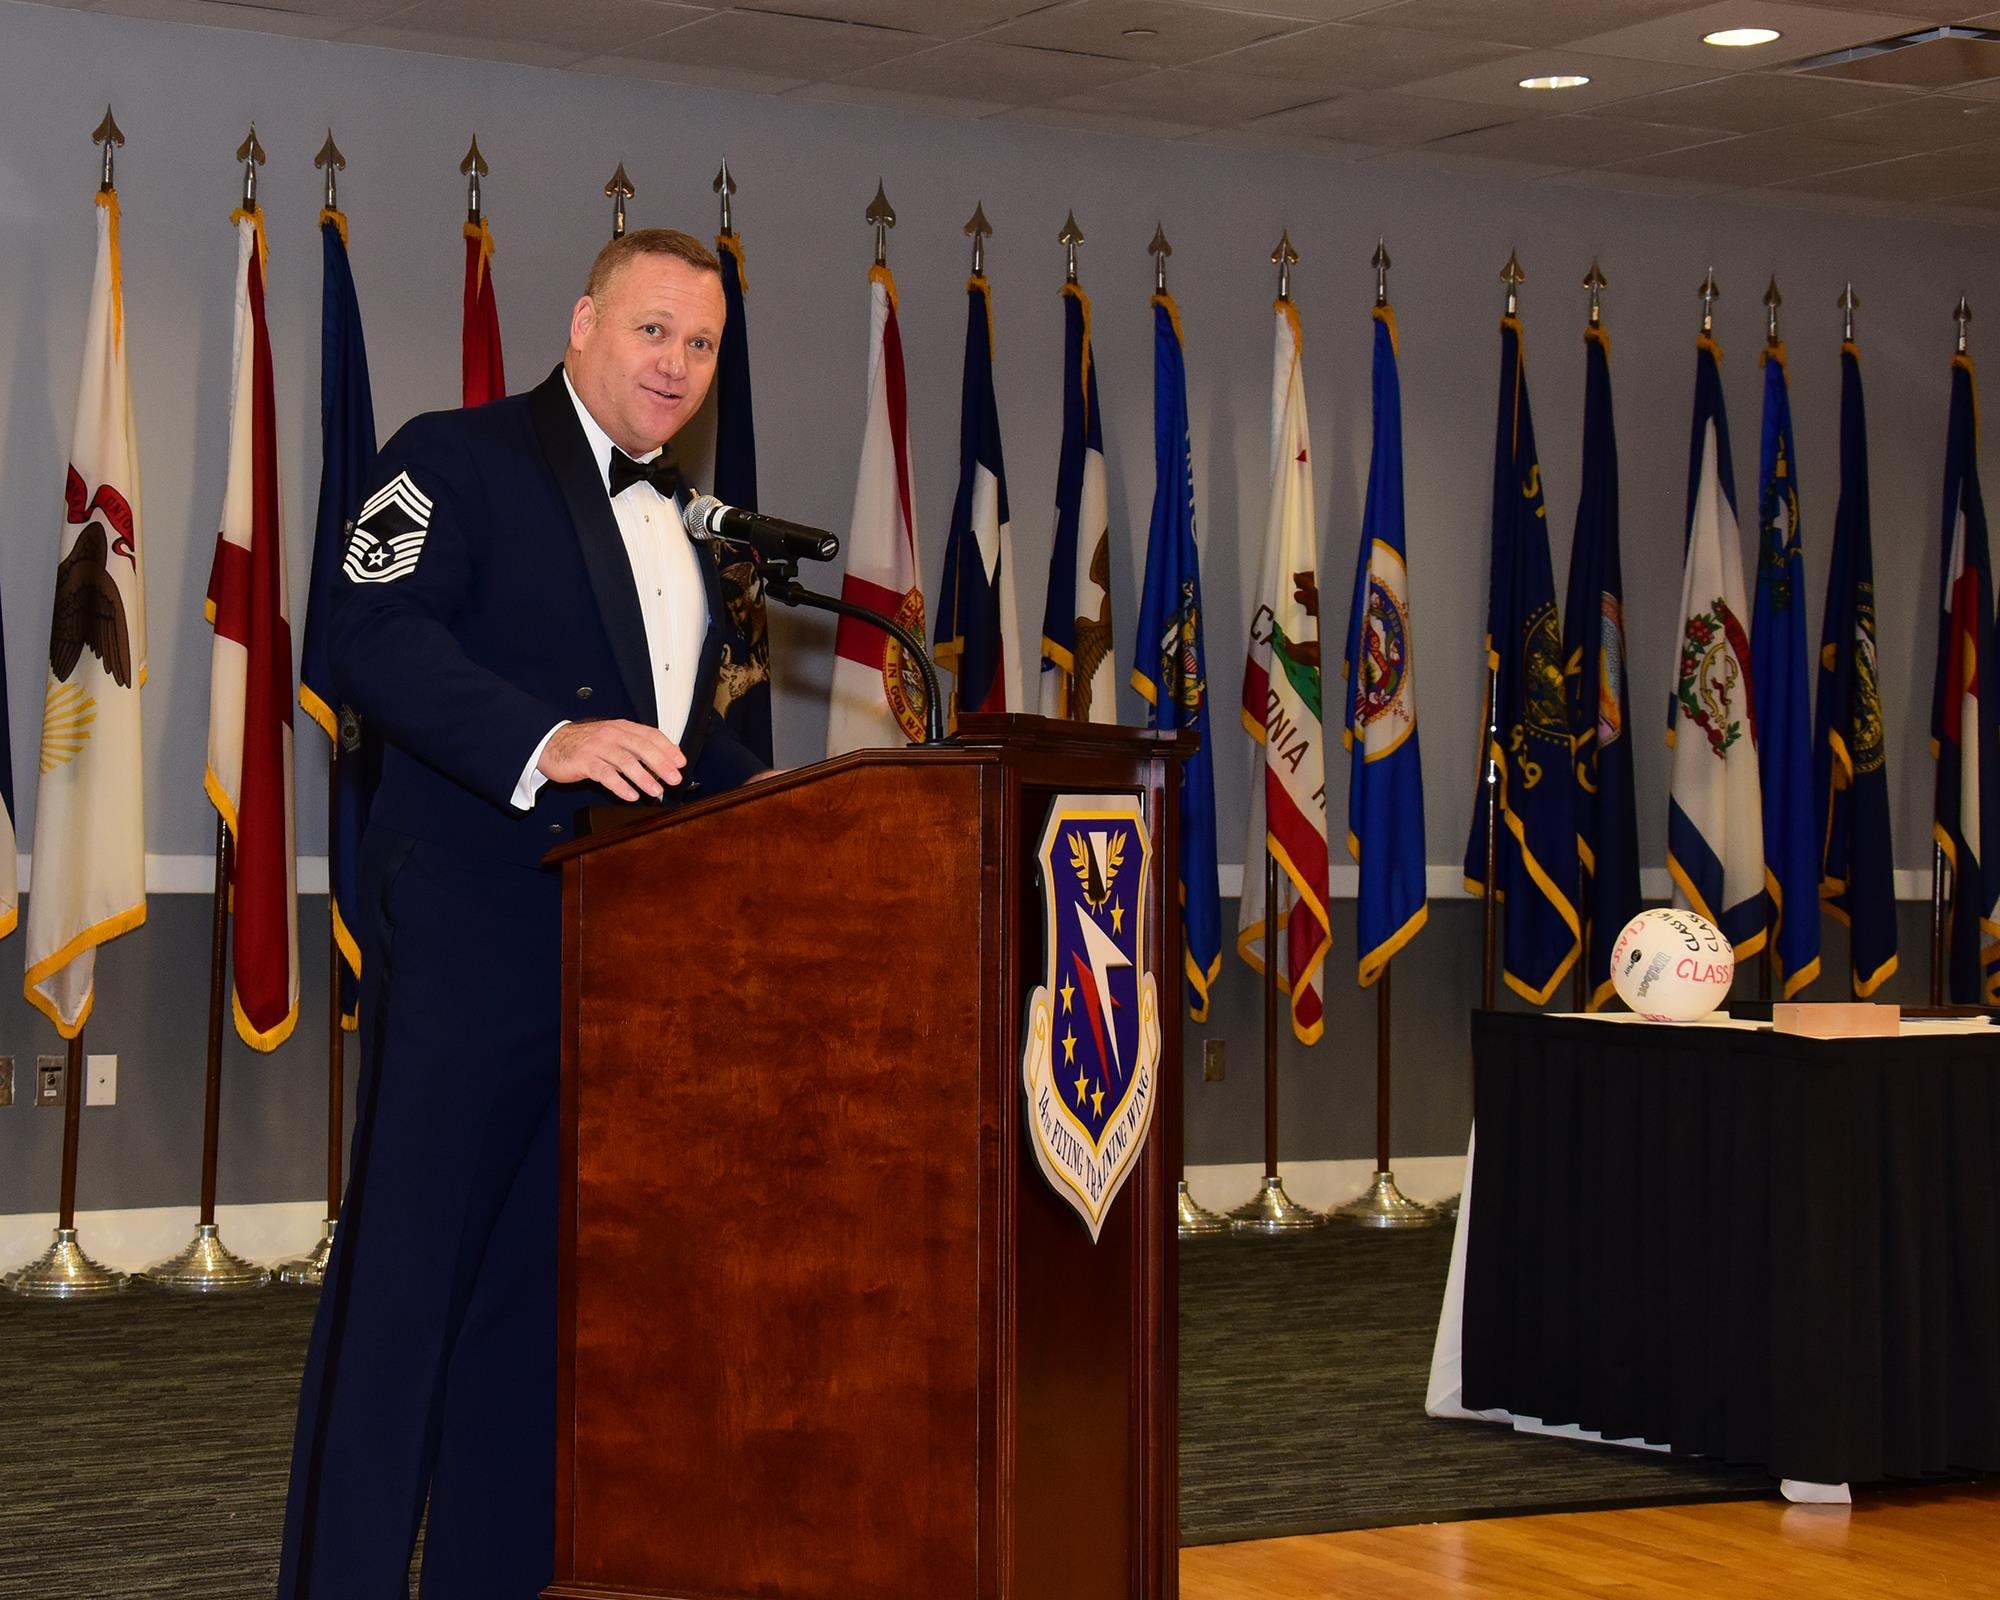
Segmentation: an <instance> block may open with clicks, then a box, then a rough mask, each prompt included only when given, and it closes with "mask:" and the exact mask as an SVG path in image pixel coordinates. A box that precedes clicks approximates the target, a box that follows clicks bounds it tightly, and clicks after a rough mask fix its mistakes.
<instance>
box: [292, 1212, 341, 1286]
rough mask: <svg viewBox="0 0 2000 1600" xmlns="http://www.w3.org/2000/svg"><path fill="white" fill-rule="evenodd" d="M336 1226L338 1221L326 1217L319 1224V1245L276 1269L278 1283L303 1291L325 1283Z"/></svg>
mask: <svg viewBox="0 0 2000 1600" xmlns="http://www.w3.org/2000/svg"><path fill="white" fill-rule="evenodd" d="M338 1226H339V1222H338V1219H336V1218H334V1217H328V1218H327V1219H326V1221H325V1222H323V1223H321V1224H320V1235H319V1243H318V1244H316V1245H314V1246H313V1247H312V1251H311V1253H310V1254H308V1255H303V1256H300V1257H299V1259H298V1260H296V1261H287V1262H286V1263H285V1264H284V1265H283V1266H282V1267H280V1268H278V1282H280V1283H289V1284H293V1285H295V1286H297V1287H299V1288H303V1289H317V1288H318V1287H319V1286H320V1285H321V1284H323V1283H325V1282H326V1263H327V1259H328V1258H329V1257H330V1256H331V1255H332V1254H333V1230H334V1229H335V1228H336V1227H338Z"/></svg>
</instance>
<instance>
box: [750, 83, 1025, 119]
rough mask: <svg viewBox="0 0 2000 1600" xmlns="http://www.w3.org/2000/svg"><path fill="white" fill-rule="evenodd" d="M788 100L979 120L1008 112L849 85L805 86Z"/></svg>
mask: <svg viewBox="0 0 2000 1600" xmlns="http://www.w3.org/2000/svg"><path fill="white" fill-rule="evenodd" d="M786 98H787V99H789V100H822V101H825V102H827V103H828V104H830V105H844V106H884V107H887V108H888V109H889V110H891V111H915V112H920V113H922V114H924V115H926V116H934V117H957V118H967V117H970V118H979V117H990V116H994V115H996V114H997V113H999V112H1002V111H1005V110H1007V109H1008V107H1007V102H1006V101H1004V100H980V99H977V98H963V97H953V96H951V95H944V94H923V93H919V92H912V91H908V90H902V89H862V88H857V87H856V86H855V85H853V84H851V83H808V84H804V85H802V86H800V87H799V88H797V89H794V90H791V91H790V92H789V93H788V94H787V95H786Z"/></svg>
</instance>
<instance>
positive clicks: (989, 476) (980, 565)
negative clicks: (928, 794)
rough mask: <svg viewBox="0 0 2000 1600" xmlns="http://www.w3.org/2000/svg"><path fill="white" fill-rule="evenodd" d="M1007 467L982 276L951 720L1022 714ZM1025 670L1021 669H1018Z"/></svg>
mask: <svg viewBox="0 0 2000 1600" xmlns="http://www.w3.org/2000/svg"><path fill="white" fill-rule="evenodd" d="M1011 543H1012V536H1011V534H1010V532H1009V528H1008V511H1007V466H1006V462H1005V461H1004V460H1003V459H1002V457H1001V451H1000V409H999V407H998V405H997V404H995V402H994V399H993V298H992V289H991V287H990V286H989V285H988V283H987V281H986V279H985V278H983V277H975V278H973V279H971V280H970V281H969V282H968V283H967V284H966V286H965V380H964V388H963V391H962V396H961V401H960V409H959V423H958V494H957V496H956V498H955V499H954V500H953V501H952V507H951V532H950V533H949V534H948V535H947V536H946V539H945V546H944V579H943V582H942V583H941V584H940V585H939V590H938V613H937V647H936V649H935V650H934V651H933V652H932V654H933V656H934V657H935V658H936V661H937V664H938V665H939V666H940V667H942V668H944V669H945V670H946V671H947V672H949V673H951V674H952V677H953V679H954V680H955V683H954V687H953V689H952V695H951V721H952V724H953V726H956V725H957V722H958V714H959V712H961V711H1020V710H1024V709H1025V708H1024V707H1023V706H1021V705H1020V704H1019V702H1018V696H1017V695H1016V696H1010V695H1009V694H1008V680H1009V678H1010V677H1018V673H1009V671H1008V670H1007V669H1008V661H1007V651H1008V650H1009V649H1010V648H1012V647H1013V641H1012V639H1011V637H1010V635H1011V634H1012V632H1013V630H1012V628H1011V627H1010V626H1009V624H1010V622H1011V620H1012V619H1011V618H1009V616H1008V615H1007V612H1008V601H1007V596H1008V595H1009V594H1010V593H1011V592H1012V584H1013V574H1012V573H1011V572H1010V571H1008V567H1007V562H1008V557H1009V555H1010V554H1011V551H1010V549H1009V546H1010V544H1011ZM1016 665H1018V663H1016Z"/></svg>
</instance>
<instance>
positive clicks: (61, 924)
mask: <svg viewBox="0 0 2000 1600" xmlns="http://www.w3.org/2000/svg"><path fill="white" fill-rule="evenodd" d="M56 549H57V552H58V561H57V565H56V598H55V609H54V614H53V616H52V617H51V619H50V622H49V658H48V659H49V671H48V677H47V679H46V680H45V682H44V686H43V691H42V759H41V786H40V788H39V790H38V791H37V799H36V806H35V857H34V860H35V886H34V893H33V894H32V895H31V896H30V897H29V901H28V937H27V958H28V971H27V979H26V983H25V989H26V993H27V997H28V1000H29V1002H30V1004H32V1005H33V1006H34V1007H35V1009H36V1010H38V1011H40V1012H41V1013H42V1015H44V1016H45V1017H47V1018H48V1019H49V1020H50V1021H51V1022H53V1023H54V1024H55V1025H56V1031H57V1032H58V1033H60V1034H61V1035H62V1036H63V1037H64V1038H65V1039H74V1038H75V1037H76V1036H77V1034H78V1033H80V1032H81V1031H82V1030H83V1025H84V1024H85V1023H86V1022H88V1021H89V1020H90V1009H91V1005H92V1002H93V1001H94V1000H95V999H96V996H97V947H98V946H99V945H101V944H103V943H105V942H106V941H107V940H110V939H115V938H117V937H118V935H119V934H121V933H124V932H126V931H128V930H129V929H132V928H136V927H138V926H139V924H140V923H142V922H144V921H145V920H146V804H145V785H144V783H143V781H142V776H141V750H142V745H141V742H140V738H139V690H140V687H141V686H142V685H143V684H144V683H145V681H146V584H145V572H146V559H145V544H144V542H143V541H142V539H141V537H140V522H139V441H138V436H137V434H136V433H135V432H134V431H133V427H132V388H131V384H130V383H129V382H128V381H127V377H126V370H125V296H124V287H123V284H122V282H121V279H120V269H119V256H118V194H117V191H116V190H111V189H106V190H102V191H100V192H99V194H98V196H97V270H96V275H95V277H94V278H93V279H92V282H91V289H90V313H89V317H88V320H87V321H86V322H85V324H84V335H83V377H82V381H81V382H80V383H79V385H78V387H77V396H76V427H75V430H74V431H73V433H72V434H71V443H70V452H69V473H68V481H67V483H66V486H65V487H64V490H63V513H62V521H61V524H60V532H59V533H58V535H57V541H56Z"/></svg>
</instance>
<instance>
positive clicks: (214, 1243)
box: [139, 123, 271, 1294]
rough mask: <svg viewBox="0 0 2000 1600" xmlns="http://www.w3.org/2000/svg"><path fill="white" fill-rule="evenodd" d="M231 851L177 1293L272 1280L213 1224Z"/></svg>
mask: <svg viewBox="0 0 2000 1600" xmlns="http://www.w3.org/2000/svg"><path fill="white" fill-rule="evenodd" d="M236 159H237V160H238V161H240V162H242V163H243V196H242V209H243V210H244V211H246V212H251V213H254V212H255V211H256V209H257V169H258V167H260V166H262V165H263V164H264V147H263V145H262V144H261V143H259V142H258V139H257V127H256V124H254V123H252V124H251V127H250V132H249V134H248V136H247V137H246V138H245V139H244V141H243V142H242V144H240V145H238V146H237V147H236ZM230 865H231V851H230V840H229V824H228V822H227V821H226V820H225V819H224V818H223V817H222V816H221V814H220V813H218V814H217V816H216V819H215V894H214V899H215V918H214V937H213V941H212V943H211V945H210V948H209V967H208V1071H207V1075H206V1082H205V1084H204V1088H203V1093H202V1110H201V1216H200V1220H199V1221H197V1222H196V1224H195V1230H194V1237H193V1238H192V1239H190V1240H189V1241H188V1242H187V1244H186V1246H185V1247H184V1248H182V1250H181V1251H180V1252H179V1254H177V1255H173V1256H169V1257H168V1258H167V1259H166V1260H165V1261H162V1262H160V1263H159V1264H158V1265H156V1266H151V1267H148V1268H147V1269H146V1270H145V1271H144V1272H142V1273H140V1274H139V1278H140V1279H141V1281H143V1282H146V1283H150V1284H153V1285H154V1286H156V1287H158V1288H161V1289H170V1290H173V1291H175V1292H176V1293H181V1294H227V1293H232V1292H235V1291H238V1290H243V1289H259V1288H262V1287H263V1286H264V1285H266V1284H268V1283H269V1282H270V1281H271V1273H270V1269H269V1268H266V1267H260V1266H257V1265H256V1264H255V1263H253V1262H249V1261H245V1260H244V1259H243V1258H242V1257H241V1256H239V1255H237V1254H236V1253H235V1252H234V1251H232V1250H231V1249H230V1248H229V1247H228V1246H227V1245H225V1244H224V1243H223V1242H222V1238H221V1235H220V1233H219V1232H218V1231H217V1228H216V1225H215V1174H216V1166H217V1158H218V1155H219V1151H220V1145H221V1136H222V1029H223V1013H224V1010H225V1007H224V1004H223V1001H224V996H225V993H226V990H227V987H228V981H229V979H228V966H229V884H230Z"/></svg>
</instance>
